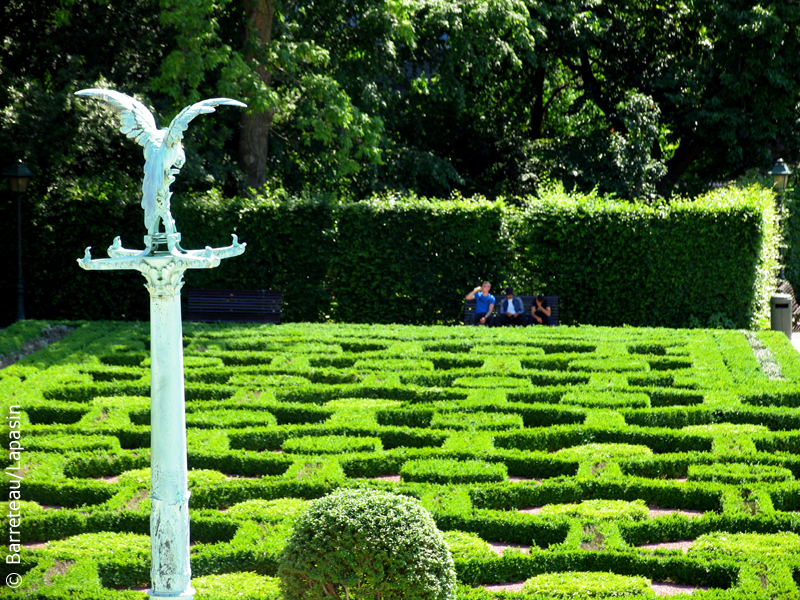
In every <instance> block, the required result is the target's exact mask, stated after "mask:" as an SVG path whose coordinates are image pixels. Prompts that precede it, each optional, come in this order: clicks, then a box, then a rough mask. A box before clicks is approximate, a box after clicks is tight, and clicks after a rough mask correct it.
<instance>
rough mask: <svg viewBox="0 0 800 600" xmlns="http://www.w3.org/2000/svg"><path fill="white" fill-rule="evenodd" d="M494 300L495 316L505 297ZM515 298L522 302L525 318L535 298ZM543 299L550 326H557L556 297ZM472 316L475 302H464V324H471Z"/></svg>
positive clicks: (529, 312)
mask: <svg viewBox="0 0 800 600" xmlns="http://www.w3.org/2000/svg"><path fill="white" fill-rule="evenodd" d="M495 298H497V303H496V304H495V306H494V311H493V312H492V314H494V315H497V309H498V308H500V307H499V304H500V301H501V300H502V299H503V298H505V296H500V297H497V296H495ZM517 298H519V299H520V300H522V306H523V311H524V313H525V315H526V316H529V315H530V314H531V306H533V302H534V300H535V299H536V296H517ZM545 298H547V303H548V304H549V305H550V324H551V325H558V312H559V311H558V296H545ZM474 316H475V300H464V324H465V325H470V324H472V319H473V317H474Z"/></svg>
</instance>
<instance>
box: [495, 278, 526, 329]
mask: <svg viewBox="0 0 800 600" xmlns="http://www.w3.org/2000/svg"><path fill="white" fill-rule="evenodd" d="M524 310H525V309H524V307H523V306H522V299H521V298H517V297H516V296H515V295H514V290H513V288H510V287H509V288H506V297H505V298H503V299H502V300H501V301H500V310H499V311H498V317H497V322H498V324H499V325H500V326H501V327H502V326H503V325H525V314H524Z"/></svg>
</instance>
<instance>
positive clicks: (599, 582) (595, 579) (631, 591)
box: [522, 572, 656, 598]
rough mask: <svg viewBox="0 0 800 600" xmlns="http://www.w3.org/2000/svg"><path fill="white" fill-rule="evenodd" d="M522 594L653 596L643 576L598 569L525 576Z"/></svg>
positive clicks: (589, 596) (572, 596)
mask: <svg viewBox="0 0 800 600" xmlns="http://www.w3.org/2000/svg"><path fill="white" fill-rule="evenodd" d="M522 594H523V596H534V595H537V594H541V595H542V596H547V597H550V598H619V597H622V596H624V597H626V598H630V597H634V598H655V597H656V595H655V592H653V589H652V588H651V587H650V581H648V580H647V578H645V577H631V576H627V575H617V574H615V573H601V572H571V573H543V574H542V575H537V576H535V577H531V578H530V579H528V580H527V581H526V582H525V585H524V586H523V587H522Z"/></svg>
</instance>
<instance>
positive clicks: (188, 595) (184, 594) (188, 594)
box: [147, 587, 195, 598]
mask: <svg viewBox="0 0 800 600" xmlns="http://www.w3.org/2000/svg"><path fill="white" fill-rule="evenodd" d="M194 594H195V591H194V588H192V587H190V588H186V589H185V590H184V591H182V592H181V593H180V594H179V595H177V596H164V595H163V594H155V593H153V590H147V595H148V596H150V597H151V598H194Z"/></svg>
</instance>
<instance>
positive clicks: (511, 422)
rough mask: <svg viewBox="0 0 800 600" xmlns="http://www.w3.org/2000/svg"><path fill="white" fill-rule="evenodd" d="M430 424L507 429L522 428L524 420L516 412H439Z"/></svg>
mask: <svg viewBox="0 0 800 600" xmlns="http://www.w3.org/2000/svg"><path fill="white" fill-rule="evenodd" d="M430 426H431V427H432V428H434V429H456V430H463V429H485V430H489V431H501V430H505V429H521V428H522V427H523V422H522V417H521V416H520V415H518V414H515V413H501V412H474V413H437V414H435V415H434V416H433V420H432V421H431V425H430Z"/></svg>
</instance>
